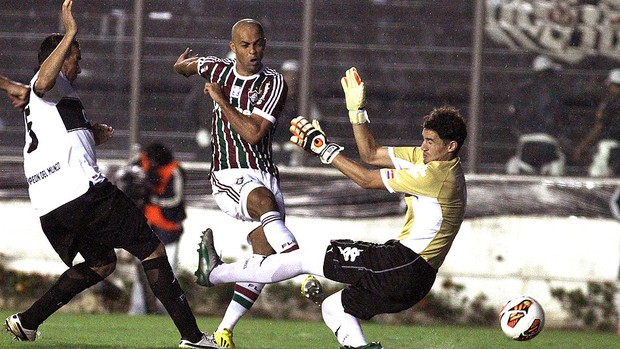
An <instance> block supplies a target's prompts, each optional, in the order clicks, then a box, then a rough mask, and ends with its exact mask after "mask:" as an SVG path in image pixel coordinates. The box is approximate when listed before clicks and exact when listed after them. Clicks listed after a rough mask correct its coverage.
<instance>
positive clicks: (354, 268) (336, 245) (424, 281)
mask: <svg viewBox="0 0 620 349" xmlns="http://www.w3.org/2000/svg"><path fill="white" fill-rule="evenodd" d="M323 269H324V270H323V271H324V273H325V277H327V278H329V279H331V280H334V281H338V282H342V283H345V284H348V285H349V286H348V287H347V288H345V289H344V290H343V291H342V305H343V307H344V310H345V312H347V313H348V314H351V315H353V316H355V317H357V318H359V319H362V320H368V319H370V318H372V317H373V316H375V315H377V314H383V313H397V312H399V311H403V310H405V309H409V308H411V307H412V306H414V305H415V304H416V303H418V302H419V301H420V300H421V299H422V298H424V296H426V294H428V292H429V291H430V290H431V287H432V286H433V283H434V282H435V277H436V276H437V270H436V269H434V268H433V267H431V266H430V265H429V264H428V263H427V262H426V261H425V260H424V258H422V257H420V256H419V255H418V254H417V253H415V252H413V251H412V250H411V249H409V248H408V247H406V246H404V245H403V244H401V243H400V242H399V241H397V240H390V241H388V242H386V243H384V244H375V243H369V242H362V241H352V240H332V241H331V244H330V246H329V247H328V248H327V252H326V253H325V263H324V267H323Z"/></svg>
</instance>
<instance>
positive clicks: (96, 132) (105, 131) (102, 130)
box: [91, 124, 114, 145]
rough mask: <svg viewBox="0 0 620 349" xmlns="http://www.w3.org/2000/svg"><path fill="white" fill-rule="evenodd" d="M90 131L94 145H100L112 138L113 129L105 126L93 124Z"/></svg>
mask: <svg viewBox="0 0 620 349" xmlns="http://www.w3.org/2000/svg"><path fill="white" fill-rule="evenodd" d="M91 129H92V131H93V136H94V137H95V144H96V145H101V144H103V143H105V142H107V141H109V140H110V139H112V137H114V128H112V127H111V126H108V125H106V124H94V125H93V126H92V128H91Z"/></svg>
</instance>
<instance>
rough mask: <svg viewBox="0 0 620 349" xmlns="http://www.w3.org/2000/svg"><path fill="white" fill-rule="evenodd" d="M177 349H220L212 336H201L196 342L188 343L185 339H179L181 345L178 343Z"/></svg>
mask: <svg viewBox="0 0 620 349" xmlns="http://www.w3.org/2000/svg"><path fill="white" fill-rule="evenodd" d="M179 348H209V349H222V347H220V346H219V345H217V343H215V340H214V339H213V336H207V335H206V334H204V333H203V334H202V338H201V339H200V340H199V341H198V342H190V341H188V340H187V339H181V343H179Z"/></svg>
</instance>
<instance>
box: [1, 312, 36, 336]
mask: <svg viewBox="0 0 620 349" xmlns="http://www.w3.org/2000/svg"><path fill="white" fill-rule="evenodd" d="M4 327H5V328H6V330H7V331H8V332H10V333H11V334H12V335H13V339H15V340H16V341H34V340H35V339H37V337H38V336H40V335H41V334H40V333H39V331H37V330H36V329H35V330H28V329H26V328H24V327H23V326H22V322H21V320H20V319H19V314H13V315H11V316H9V317H8V318H6V320H5V321H4Z"/></svg>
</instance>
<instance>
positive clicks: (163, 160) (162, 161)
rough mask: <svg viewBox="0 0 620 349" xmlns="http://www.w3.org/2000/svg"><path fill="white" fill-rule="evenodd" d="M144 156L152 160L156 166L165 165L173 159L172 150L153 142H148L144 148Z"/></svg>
mask: <svg viewBox="0 0 620 349" xmlns="http://www.w3.org/2000/svg"><path fill="white" fill-rule="evenodd" d="M145 152H146V156H147V157H148V158H149V159H151V160H153V161H154V162H155V163H156V164H157V165H158V166H165V165H168V164H169V163H171V162H172V160H174V157H173V155H172V151H171V150H170V149H168V148H167V147H166V146H165V145H163V144H161V143H158V142H155V143H151V144H149V145H148V146H147V147H146V149H145Z"/></svg>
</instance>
